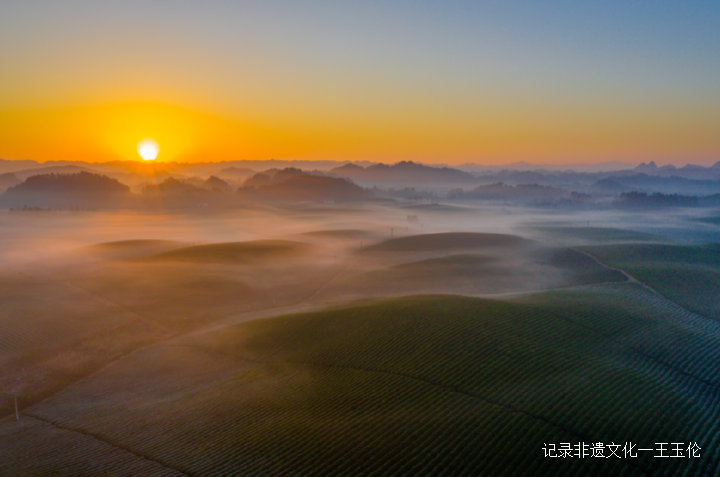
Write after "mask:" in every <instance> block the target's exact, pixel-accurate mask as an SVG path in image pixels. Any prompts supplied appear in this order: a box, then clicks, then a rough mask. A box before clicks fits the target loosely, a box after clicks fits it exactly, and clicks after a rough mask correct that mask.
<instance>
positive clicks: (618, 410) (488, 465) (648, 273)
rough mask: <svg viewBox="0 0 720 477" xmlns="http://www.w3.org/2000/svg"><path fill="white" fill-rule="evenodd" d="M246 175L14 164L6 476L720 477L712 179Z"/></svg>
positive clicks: (1, 315)
mask: <svg viewBox="0 0 720 477" xmlns="http://www.w3.org/2000/svg"><path fill="white" fill-rule="evenodd" d="M246 162H247V163H246V164H245V163H243V164H240V163H237V164H236V163H203V164H185V165H183V164H178V163H175V164H142V163H105V164H85V163H73V164H60V165H54V166H48V165H47V164H45V165H42V164H39V163H34V164H22V167H23V168H19V167H20V165H19V164H15V165H14V164H11V163H10V161H6V162H0V166H1V167H2V169H0V170H2V171H3V172H4V173H3V175H0V184H2V188H3V189H5V192H4V193H3V194H2V195H0V207H2V210H0V263H1V265H2V266H1V267H0V284H1V285H0V369H1V372H0V412H1V413H2V417H3V419H2V420H0V442H1V443H2V445H0V474H1V475H48V476H50V475H52V476H57V475H65V476H97V475H114V476H132V475H148V476H150V475H153V476H166V475H167V476H174V475H187V476H225V475H253V476H255V475H283V476H284V475H408V476H412V475H492V476H495V475H507V476H511V475H513V476H514V475H547V476H557V475H623V476H635V475H637V476H641V475H646V476H647V475H687V476H706V475H707V476H710V475H718V473H719V472H720V442H719V440H718V436H720V418H719V417H718V413H719V412H720V395H719V394H718V390H719V389H720V388H719V387H720V368H719V367H718V365H717V356H718V353H720V322H719V321H720V243H719V242H720V240H719V237H720V235H719V233H720V228H719V227H720V221H719V220H718V217H720V166H718V164H716V165H715V166H712V167H708V168H700V169H702V170H699V169H698V167H699V166H697V167H688V168H680V169H674V170H668V169H667V168H665V170H663V168H658V167H657V166H655V165H654V164H652V165H643V166H640V167H639V168H636V169H626V170H613V171H605V172H598V171H596V172H573V171H569V170H565V171H552V170H537V169H535V170H522V169H502V170H492V169H486V170H473V169H467V168H466V169H462V168H449V167H431V166H426V165H421V164H415V163H408V162H403V163H398V164H394V165H383V164H376V165H368V164H360V165H358V164H352V163H348V164H344V165H338V164H336V163H332V164H327V163H322V162H321V161H318V162H316V163H311V162H307V163H300V162H299V163H297V164H283V163H280V162H279V161H275V162H260V161H258V162H255V163H253V162H251V161H246ZM12 167H15V170H10V169H11V168H12ZM251 167H252V168H253V169H251ZM603 443H604V447H603V449H605V450H604V452H605V453H604V454H602V456H599V455H598V452H599V451H598V449H599V446H602V445H603ZM657 443H667V447H666V448H665V451H666V452H667V453H668V457H669V456H670V454H671V453H672V452H675V453H676V454H677V453H678V446H675V447H673V446H672V445H671V443H683V446H682V448H681V450H682V452H683V456H682V458H679V457H680V456H679V455H676V456H675V457H678V458H667V459H663V458H657V457H656V453H657ZM565 445H568V446H570V445H571V446H578V447H577V449H578V451H577V452H578V456H576V457H575V456H574V454H573V453H574V452H575V451H574V450H573V449H574V447H569V448H565V447H564V446H565ZM610 445H619V446H620V447H617V448H614V449H615V450H616V451H617V452H620V453H621V455H622V458H621V457H618V458H614V457H612V455H608V454H609V452H608V450H607V449H610V448H612V447H607V446H610ZM628 445H630V456H628V455H627V454H625V455H623V454H622V452H625V453H627V452H628V448H627V446H628ZM633 445H635V448H633V447H632V446H633ZM583 446H586V447H587V448H586V447H583ZM692 446H697V448H695V447H692ZM560 449H566V450H567V449H570V450H568V451H567V452H569V453H570V454H567V453H566V454H565V457H562V456H563V453H562V451H561V450H560ZM639 449H651V450H652V452H649V451H647V450H646V451H642V450H639ZM673 449H674V451H673ZM698 449H699V450H698ZM585 450H586V451H587V454H586V455H584V454H583V452H585ZM553 452H555V455H553ZM633 452H635V454H634V456H633V454H632V453H633Z"/></svg>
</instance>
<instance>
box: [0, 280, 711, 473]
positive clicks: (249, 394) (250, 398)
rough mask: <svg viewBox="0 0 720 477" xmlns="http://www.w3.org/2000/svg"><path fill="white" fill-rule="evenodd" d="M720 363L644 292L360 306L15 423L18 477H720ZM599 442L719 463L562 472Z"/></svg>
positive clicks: (269, 327)
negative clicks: (677, 449) (671, 448)
mask: <svg viewBox="0 0 720 477" xmlns="http://www.w3.org/2000/svg"><path fill="white" fill-rule="evenodd" d="M719 353H720V324H718V323H717V322H716V321H714V320H711V319H708V318H706V317H704V316H700V315H698V314H696V313H693V312H690V311H687V310H685V309H683V308H681V307H680V306H678V305H676V304H674V303H672V302H670V301H668V300H666V299H664V298H662V297H660V296H658V295H656V294H654V293H652V292H651V291H650V290H648V289H646V288H644V287H643V286H641V285H640V284H637V283H632V282H622V283H610V284H595V285H589V286H578V287H574V288H568V289H564V290H556V291H552V292H542V293H536V294H531V295H525V296H519V297H515V298H507V299H503V300H500V299H496V300H489V299H482V298H469V297H460V296H448V295H445V296H442V295H433V296H414V297H405V298H394V299H382V300H375V301H369V302H363V303H356V304H353V305H346V306H343V307H337V308H333V309H327V310H324V311H318V312H313V313H304V314H296V315H289V316H281V317H275V318H270V319H264V320H256V321H250V322H246V323H240V324H237V325H234V326H230V327H227V328H222V329H217V330H213V331H209V332H205V333H196V334H192V335H188V336H185V337H182V338H177V339H174V340H171V341H168V342H166V343H164V344H162V345H158V346H153V347H148V348H146V349H143V350H141V351H138V352H136V353H133V354H131V355H129V356H127V357H126V358H124V359H121V360H119V361H117V362H116V363H115V364H113V365H110V366H108V367H107V368H105V369H104V370H103V371H101V372H99V373H97V374H95V375H93V376H91V377H89V378H87V379H85V380H83V381H81V382H79V383H77V384H76V385H74V386H71V387H69V388H67V389H66V390H65V391H63V392H61V393H59V394H58V395H56V396H54V397H53V398H51V399H48V400H46V401H44V402H42V403H40V404H38V405H35V406H33V407H31V408H28V409H26V410H25V411H24V413H23V416H22V419H21V421H20V423H17V422H15V421H10V420H5V421H2V422H0V441H1V442H2V443H3V445H2V446H0V475H73V476H83V475H88V476H89V475H99V474H98V473H97V462H104V463H105V464H106V465H105V467H104V468H105V469H108V470H107V472H106V475H138V474H144V475H145V473H146V474H147V475H191V476H226V475H283V476H284V475H317V476H325V475H373V476H384V475H387V476H391V475H392V476H394V475H407V476H415V475H453V476H454V475H468V476H476V475H486V476H516V475H528V476H530V475H546V476H588V475H603V476H605V475H613V476H615V475H618V476H641V475H645V476H671V475H673V476H674V475H685V476H712V475H718V473H719V472H720V366H718V364H717V356H718V354H719ZM21 425H22V426H33V428H34V431H33V432H18V426H21ZM54 435H59V436H60V435H61V436H60V437H58V438H53V437H52V436H54ZM88 439H91V440H93V442H94V444H93V445H84V444H83V443H84V442H86V441H87V440H88ZM579 442H584V443H588V444H590V443H599V442H602V443H606V444H610V443H620V444H624V443H626V442H632V443H635V444H636V445H637V447H640V448H652V447H654V446H655V443H656V442H668V443H671V442H683V443H685V444H686V445H687V444H689V443H690V442H697V443H698V445H699V446H700V447H701V451H700V457H699V458H675V459H670V458H653V453H652V452H638V456H637V457H628V458H590V457H586V458H549V457H547V458H546V457H544V454H543V446H546V445H548V444H553V443H554V444H557V445H559V444H560V443H573V444H576V443H579ZM37 449H43V452H44V453H47V454H53V455H55V456H59V458H58V457H56V458H55V459H54V460H52V461H50V460H47V459H46V460H43V459H42V458H41V456H40V457H38V455H37ZM143 469H146V470H143Z"/></svg>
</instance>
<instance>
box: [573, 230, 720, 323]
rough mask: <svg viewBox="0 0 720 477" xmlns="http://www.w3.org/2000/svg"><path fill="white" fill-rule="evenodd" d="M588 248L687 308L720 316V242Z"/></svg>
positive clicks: (710, 316)
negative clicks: (693, 244) (710, 243)
mask: <svg viewBox="0 0 720 477" xmlns="http://www.w3.org/2000/svg"><path fill="white" fill-rule="evenodd" d="M587 251H588V252H590V253H592V254H593V255H595V256H596V257H598V258H599V259H600V260H602V261H604V262H605V263H608V264H610V265H612V266H614V267H617V268H622V269H623V270H626V271H627V272H628V273H630V274H631V275H633V276H635V277H636V278H637V279H638V280H640V281H642V282H644V283H647V284H648V285H650V286H651V287H653V288H654V289H656V290H657V291H658V292H660V293H662V294H663V295H665V296H666V297H667V298H669V299H670V300H672V301H674V302H676V303H678V304H680V305H682V306H683V307H685V308H687V309H688V310H691V311H694V312H696V313H700V314H701V315H704V316H707V317H709V318H713V319H715V320H720V244H712V245H695V246H690V245H688V246H680V245H650V244H645V245H610V246H604V247H590V248H587Z"/></svg>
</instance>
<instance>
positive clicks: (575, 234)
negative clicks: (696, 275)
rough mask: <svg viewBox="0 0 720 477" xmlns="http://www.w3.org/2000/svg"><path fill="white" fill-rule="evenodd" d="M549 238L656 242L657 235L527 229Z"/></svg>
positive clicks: (585, 229)
mask: <svg viewBox="0 0 720 477" xmlns="http://www.w3.org/2000/svg"><path fill="white" fill-rule="evenodd" d="M529 229H531V230H535V231H538V232H541V233H542V234H543V235H547V236H549V237H572V238H573V239H582V240H589V241H596V242H656V241H659V240H660V237H658V236H657V235H652V234H647V233H643V232H637V231H634V230H625V229H617V228H611V227H551V226H536V227H529Z"/></svg>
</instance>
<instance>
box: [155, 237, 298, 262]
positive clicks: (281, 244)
mask: <svg viewBox="0 0 720 477" xmlns="http://www.w3.org/2000/svg"><path fill="white" fill-rule="evenodd" d="M308 248H309V246H308V245H307V244H304V243H302V242H294V241H290V240H256V241H251V242H234V243H215V244H209V245H195V246H192V247H184V248H180V249H176V250H171V251H169V252H164V253H160V254H157V255H154V256H152V257H149V260H156V261H166V260H167V261H187V262H205V263H246V262H254V261H260V260H262V261H267V260H271V259H287V258H291V257H297V256H300V255H301V254H302V253H303V252H305V251H307V249H308Z"/></svg>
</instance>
